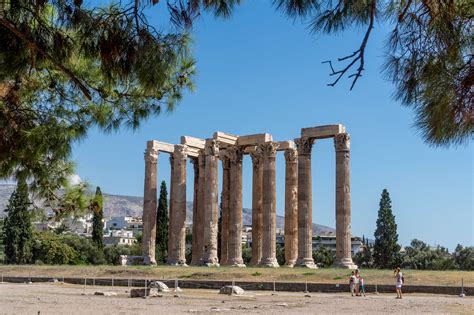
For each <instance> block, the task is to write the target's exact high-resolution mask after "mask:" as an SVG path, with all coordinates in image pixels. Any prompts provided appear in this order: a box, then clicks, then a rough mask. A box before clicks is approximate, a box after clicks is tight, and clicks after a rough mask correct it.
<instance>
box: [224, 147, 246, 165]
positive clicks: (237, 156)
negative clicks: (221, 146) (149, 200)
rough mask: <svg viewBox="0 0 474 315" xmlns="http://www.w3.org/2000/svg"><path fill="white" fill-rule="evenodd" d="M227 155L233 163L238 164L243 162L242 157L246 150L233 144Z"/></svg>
mask: <svg viewBox="0 0 474 315" xmlns="http://www.w3.org/2000/svg"><path fill="white" fill-rule="evenodd" d="M227 156H228V157H229V160H230V164H231V165H236V164H237V165H238V164H242V158H243V156H244V152H243V150H242V148H241V147H239V146H233V147H230V148H229V149H227Z"/></svg>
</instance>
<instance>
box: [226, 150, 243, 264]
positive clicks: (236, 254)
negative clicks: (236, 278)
mask: <svg viewBox="0 0 474 315" xmlns="http://www.w3.org/2000/svg"><path fill="white" fill-rule="evenodd" d="M228 154H229V159H230V184H229V191H230V192H229V243H228V259H227V265H231V266H236V267H245V265H244V261H243V259H242V157H243V152H242V149H241V148H240V147H237V146H234V147H231V148H229V149H228Z"/></svg>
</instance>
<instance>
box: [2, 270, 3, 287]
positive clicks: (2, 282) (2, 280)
mask: <svg viewBox="0 0 474 315" xmlns="http://www.w3.org/2000/svg"><path fill="white" fill-rule="evenodd" d="M2 284H3V273H2Z"/></svg>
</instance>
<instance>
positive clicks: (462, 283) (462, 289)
mask: <svg viewBox="0 0 474 315" xmlns="http://www.w3.org/2000/svg"><path fill="white" fill-rule="evenodd" d="M459 296H460V297H465V296H466V294H465V293H464V278H461V295H459Z"/></svg>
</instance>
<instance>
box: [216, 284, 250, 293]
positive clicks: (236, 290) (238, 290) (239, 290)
mask: <svg viewBox="0 0 474 315" xmlns="http://www.w3.org/2000/svg"><path fill="white" fill-rule="evenodd" d="M244 293H245V291H244V289H242V288H241V287H238V286H236V285H234V286H231V285H226V286H224V287H222V288H221V289H220V290H219V294H227V295H231V294H235V295H242V294H244Z"/></svg>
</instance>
